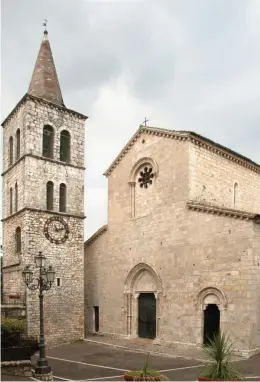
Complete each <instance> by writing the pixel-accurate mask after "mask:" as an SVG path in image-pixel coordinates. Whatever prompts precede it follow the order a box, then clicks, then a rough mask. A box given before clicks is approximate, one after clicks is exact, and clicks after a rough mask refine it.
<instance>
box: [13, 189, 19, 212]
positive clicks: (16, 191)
mask: <svg viewBox="0 0 260 382" xmlns="http://www.w3.org/2000/svg"><path fill="white" fill-rule="evenodd" d="M17 211H18V185H17V183H15V188H14V212H17Z"/></svg>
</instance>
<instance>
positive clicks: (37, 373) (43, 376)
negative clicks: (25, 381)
mask: <svg viewBox="0 0 260 382" xmlns="http://www.w3.org/2000/svg"><path fill="white" fill-rule="evenodd" d="M34 377H35V378H36V379H39V380H40V381H53V376H52V371H51V367H50V366H49V365H43V366H39V365H37V366H36V367H35V370H34Z"/></svg>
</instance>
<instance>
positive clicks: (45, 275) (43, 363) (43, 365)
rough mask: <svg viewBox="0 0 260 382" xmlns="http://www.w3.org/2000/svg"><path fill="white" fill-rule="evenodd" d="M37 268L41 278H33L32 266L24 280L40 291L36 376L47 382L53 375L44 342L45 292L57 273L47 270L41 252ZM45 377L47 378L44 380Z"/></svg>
mask: <svg viewBox="0 0 260 382" xmlns="http://www.w3.org/2000/svg"><path fill="white" fill-rule="evenodd" d="M34 259H35V264H36V267H37V268H39V276H38V277H35V278H34V277H33V272H32V271H31V270H30V266H31V265H27V266H26V267H25V268H24V270H23V272H22V276H23V280H24V282H25V284H26V286H27V288H29V289H30V290H37V289H39V301H40V341H39V353H40V357H39V359H38V361H37V366H36V367H35V375H37V377H38V378H39V379H41V376H42V377H43V379H45V380H46V374H50V373H51V367H50V366H49V364H48V361H47V359H46V357H45V341H44V318H43V291H45V290H49V289H51V286H52V284H53V281H54V279H55V271H54V270H53V269H52V266H51V265H50V266H49V268H45V267H44V265H45V261H46V257H45V256H44V255H43V254H42V252H39V255H37V256H35V258H34ZM44 376H45V378H44Z"/></svg>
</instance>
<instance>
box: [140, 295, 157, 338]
mask: <svg viewBox="0 0 260 382" xmlns="http://www.w3.org/2000/svg"><path fill="white" fill-rule="evenodd" d="M138 336H139V337H141V338H150V339H154V338H155V337H156V299H155V296H154V293H140V294H139V297H138Z"/></svg>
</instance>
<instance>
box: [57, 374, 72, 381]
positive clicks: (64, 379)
mask: <svg viewBox="0 0 260 382" xmlns="http://www.w3.org/2000/svg"><path fill="white" fill-rule="evenodd" d="M53 378H58V379H61V380H62V381H75V379H70V378H63V377H58V376H57V375H53Z"/></svg>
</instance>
